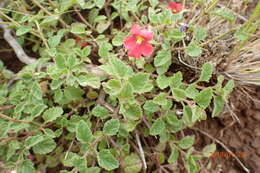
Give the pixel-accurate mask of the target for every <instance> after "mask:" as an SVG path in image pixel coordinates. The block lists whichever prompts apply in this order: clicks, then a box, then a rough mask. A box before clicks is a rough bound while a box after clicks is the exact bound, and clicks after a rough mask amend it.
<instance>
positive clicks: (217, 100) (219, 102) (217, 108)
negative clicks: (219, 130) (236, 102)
mask: <svg viewBox="0 0 260 173" xmlns="http://www.w3.org/2000/svg"><path fill="white" fill-rule="evenodd" d="M224 105H225V100H224V99H223V98H222V96H214V109H213V112H212V117H216V116H218V115H219V114H220V113H221V111H222V109H223V107H224Z"/></svg>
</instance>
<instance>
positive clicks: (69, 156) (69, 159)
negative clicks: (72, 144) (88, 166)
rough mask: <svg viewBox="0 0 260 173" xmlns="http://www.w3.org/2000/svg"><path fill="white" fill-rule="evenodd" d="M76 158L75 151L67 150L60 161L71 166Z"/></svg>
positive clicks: (77, 156)
mask: <svg viewBox="0 0 260 173" xmlns="http://www.w3.org/2000/svg"><path fill="white" fill-rule="evenodd" d="M78 158H79V155H77V154H76V153H73V152H68V153H66V155H65V158H64V159H63V160H62V163H63V165H64V166H66V167H73V166H74V162H75V160H76V159H78Z"/></svg>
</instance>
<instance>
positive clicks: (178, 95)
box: [172, 88, 186, 102]
mask: <svg viewBox="0 0 260 173" xmlns="http://www.w3.org/2000/svg"><path fill="white" fill-rule="evenodd" d="M172 96H173V98H174V99H175V100H176V101H178V102H180V101H183V100H184V99H185V98H186V92H185V90H183V89H179V88H173V89H172Z"/></svg>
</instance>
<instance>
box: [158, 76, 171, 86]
mask: <svg viewBox="0 0 260 173" xmlns="http://www.w3.org/2000/svg"><path fill="white" fill-rule="evenodd" d="M156 84H157V85H158V87H159V88H160V89H165V88H167V87H168V86H169V85H170V80H169V78H168V77H166V76H165V75H159V76H158V77H157V78H156Z"/></svg>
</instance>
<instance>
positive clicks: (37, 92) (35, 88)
mask: <svg viewBox="0 0 260 173" xmlns="http://www.w3.org/2000/svg"><path fill="white" fill-rule="evenodd" d="M31 95H32V96H34V97H35V98H36V99H38V100H42V89H41V86H40V84H39V83H38V82H34V83H33V85H32V88H31Z"/></svg>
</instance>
